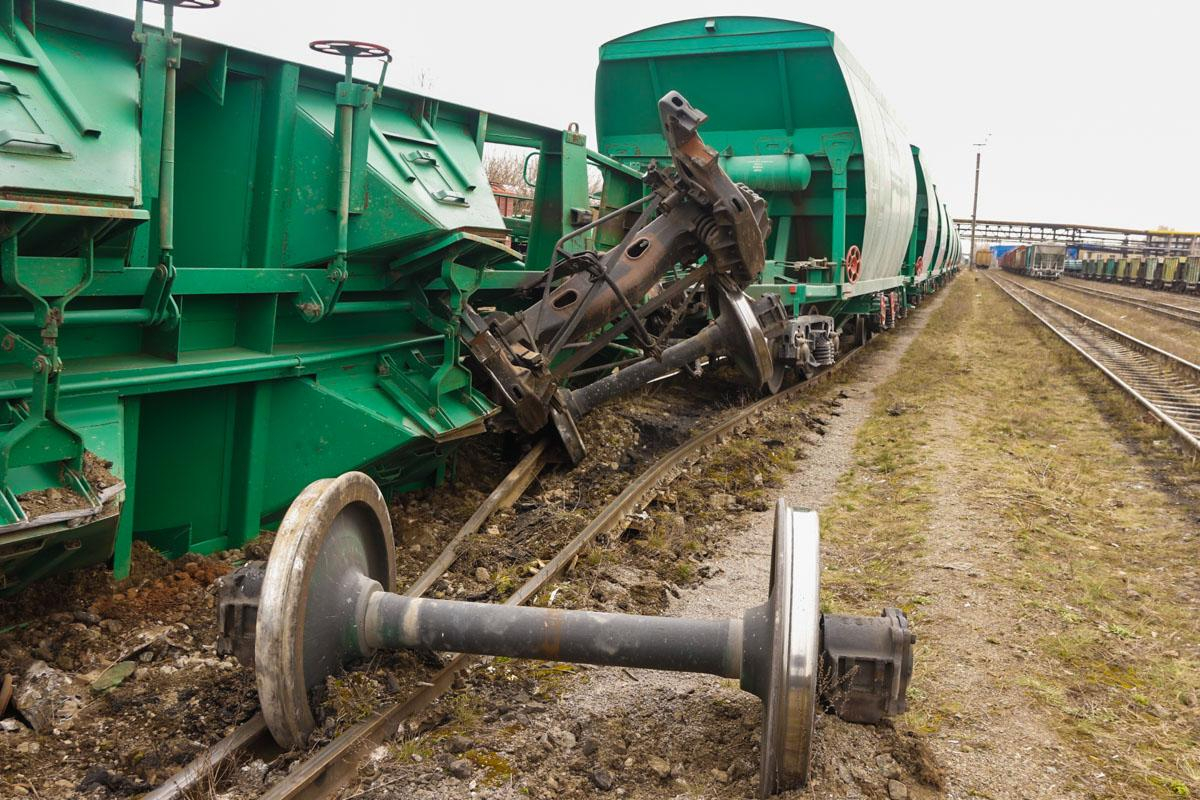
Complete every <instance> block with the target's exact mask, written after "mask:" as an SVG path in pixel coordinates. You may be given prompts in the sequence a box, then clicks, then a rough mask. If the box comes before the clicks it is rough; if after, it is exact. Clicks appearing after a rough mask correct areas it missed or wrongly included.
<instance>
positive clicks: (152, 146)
mask: <svg viewBox="0 0 1200 800" xmlns="http://www.w3.org/2000/svg"><path fill="white" fill-rule="evenodd" d="M200 5H215V3H202V4H200ZM35 12H36V13H35ZM176 13H177V14H178V15H179V16H181V17H182V16H183V15H185V14H190V13H200V12H196V11H186V12H185V11H183V10H182V9H177V10H176ZM203 13H220V9H217V10H215V11H213V12H203ZM0 14H2V15H3V16H4V19H2V20H0V23H2V24H0V60H3V61H4V62H5V63H4V68H3V71H4V81H5V82H6V84H7V85H8V86H9V87H11V89H12V90H11V91H9V92H8V93H6V94H5V96H4V97H3V98H0V107H2V108H3V113H4V120H5V121H4V122H3V124H0V128H2V129H4V131H5V136H6V137H7V138H6V141H4V142H2V143H0V150H2V151H3V156H2V158H3V164H4V170H3V173H2V175H0V267H2V270H3V275H2V282H3V289H2V294H0V338H2V339H3V344H4V347H3V349H2V350H0V358H2V360H3V363H2V364H0V395H2V396H0V411H2V412H3V413H2V414H0V436H2V442H0V594H3V593H5V592H13V591H16V590H17V589H19V588H20V586H22V585H23V584H25V583H26V582H28V581H29V580H33V579H35V578H38V577H40V576H43V575H46V574H49V573H52V572H56V571H60V570H64V569H68V568H71V567H76V566H80V565H84V564H92V563H97V562H103V561H106V560H107V561H109V562H110V563H111V564H112V567H113V571H114V573H115V574H116V576H117V577H122V576H124V575H125V574H126V573H127V571H128V565H129V558H130V547H131V544H132V541H133V539H134V538H135V537H136V538H140V539H145V540H146V541H148V542H150V543H151V544H152V545H153V546H155V547H157V548H159V549H161V550H163V551H164V552H165V553H167V554H168V555H170V556H178V555H181V554H183V553H185V552H188V551H198V552H211V551H215V550H221V549H226V548H232V547H237V546H240V545H241V544H242V543H244V542H246V541H247V540H249V539H251V538H253V537H255V536H257V535H258V534H259V531H260V529H261V528H262V527H263V525H264V524H266V523H267V521H269V520H270V519H271V518H272V517H273V515H278V514H279V513H281V512H282V511H283V510H284V509H285V508H286V507H287V505H288V503H290V502H291V501H292V499H293V498H294V497H295V495H296V494H297V492H299V491H300V490H301V489H303V488H304V486H306V485H307V484H308V483H309V482H310V481H312V480H313V479H314V478H315V477H320V476H326V475H336V474H338V473H341V472H343V471H345V470H348V469H353V468H359V467H363V466H364V465H366V466H367V467H368V468H369V470H370V471H371V473H372V475H373V476H375V477H376V478H377V479H378V480H380V481H381V482H382V483H384V484H385V485H388V486H391V487H400V488H404V487H414V486H419V485H424V484H427V483H429V482H432V481H436V480H438V479H439V478H440V476H441V475H442V474H443V473H444V471H445V469H446V464H447V458H448V457H449V455H450V454H451V453H452V452H453V449H454V447H455V443H456V442H457V441H459V440H461V439H462V438H463V437H465V436H468V435H471V434H473V433H475V432H478V431H480V430H482V429H483V425H484V422H485V420H486V419H487V418H488V417H489V415H490V414H492V413H493V411H494V407H493V405H492V404H491V403H490V402H489V401H488V399H487V398H486V397H485V396H484V395H483V394H482V393H481V392H480V391H479V390H478V389H477V388H475V387H474V386H473V385H472V380H471V375H470V373H469V372H468V371H467V369H466V368H465V367H464V366H463V365H462V364H461V363H460V361H461V359H460V355H461V354H460V343H459V337H458V335H457V333H456V332H457V330H458V328H459V325H460V323H461V318H462V317H461V314H462V310H463V308H464V304H465V302H466V300H467V298H469V297H470V296H471V295H472V293H474V292H477V291H488V290H511V289H512V287H514V286H517V285H519V284H520V283H521V282H522V281H523V280H525V279H526V278H527V277H528V272H527V271H526V264H529V265H530V268H531V269H534V270H537V271H540V270H541V269H543V268H544V266H545V265H546V264H547V263H548V262H549V260H550V257H551V253H552V251H553V249H554V246H555V243H556V242H557V241H558V240H559V239H560V238H561V237H563V236H564V235H565V234H567V233H569V232H571V231H573V230H575V229H576V228H577V227H578V226H579V224H580V223H581V221H580V220H579V219H577V218H576V217H577V216H579V215H583V214H588V213H590V212H589V211H588V206H589V198H588V168H589V165H591V166H592V167H594V168H596V169H599V170H600V172H601V173H603V176H604V179H605V180H604V190H603V193H602V201H601V203H602V206H603V204H604V203H615V205H616V206H622V205H625V204H627V203H628V202H629V201H630V200H632V199H634V198H636V197H639V196H641V195H642V193H643V192H644V189H643V186H642V183H641V180H640V174H638V173H635V172H633V171H632V170H630V169H628V168H627V167H624V166H621V165H618V164H615V163H613V162H612V161H611V160H610V159H607V158H604V157H603V156H600V155H599V154H597V153H595V152H589V151H588V150H587V148H586V140H585V139H584V137H583V136H581V135H580V134H578V133H577V132H574V131H567V130H557V129H552V128H547V127H544V126H540V125H534V124H531V123H525V122H521V121H519V120H515V119H511V118H508V117H504V116H500V115H496V114H489V113H487V112H485V111H480V110H477V109H473V108H468V107H466V106H462V105H457V104H454V103H449V102H444V101H440V100H437V99H435V98H432V97H427V96H423V95H420V94H415V93H412V92H406V91H400V90H396V89H393V88H390V87H385V86H383V85H382V75H381V74H380V69H381V68H383V67H384V66H385V61H386V60H387V59H388V58H389V56H388V55H387V53H386V50H385V49H383V48H377V49H374V50H370V49H361V48H360V49H354V48H353V47H348V45H352V44H353V43H337V42H334V43H325V44H324V45H320V46H321V47H323V48H325V49H326V50H327V51H329V52H332V53H334V54H335V55H336V56H343V55H345V54H346V53H351V54H352V55H354V56H370V58H367V59H365V60H364V59H362V58H353V57H349V56H347V60H346V63H347V71H346V73H344V74H343V73H336V72H326V71H323V70H319V69H313V68H310V67H306V66H300V65H298V64H294V63H289V62H287V61H282V60H279V59H276V58H271V57H267V56H263V55H260V54H257V53H253V52H248V51H245V50H239V49H236V48H232V47H226V46H224V45H221V44H217V43H213V42H206V41H201V40H198V39H194V38H184V39H183V40H182V41H181V40H180V39H179V38H178V37H175V36H174V35H173V32H168V31H166V30H161V29H158V28H152V27H150V26H148V25H145V26H143V25H138V24H136V23H135V22H133V21H131V20H129V19H125V18H121V17H116V16H111V15H108V14H104V13H99V12H96V11H93V10H90V9H87V8H83V7H79V6H74V5H70V4H67V3H63V2H56V1H55V0H37V2H23V3H16V4H14V3H7V4H4V8H3V9H0ZM139 15H140V8H139ZM339 48H341V49H339ZM340 60H341V59H340V58H339V59H337V61H331V64H332V63H338V62H339V61H340ZM351 70H353V72H352V71H351ZM355 72H356V73H357V74H358V75H359V76H360V77H354V73H355ZM376 76H379V82H378V83H377V82H376ZM363 78H366V80H363ZM343 132H345V133H346V134H348V135H345V136H343ZM488 142H497V143H502V144H508V145H521V146H525V147H529V148H532V149H534V150H536V151H537V152H538V153H539V154H540V160H541V165H542V167H541V175H540V179H539V180H538V184H537V197H536V198H535V202H534V204H533V212H532V217H531V219H530V220H527V221H525V225H526V226H527V228H528V239H529V245H528V255H527V257H526V258H525V259H520V258H518V255H517V254H516V253H514V252H513V251H511V250H509V249H507V248H506V247H504V246H503V245H502V244H501V242H502V241H503V240H504V238H505V236H506V234H507V233H508V230H507V229H506V226H505V221H504V219H502V217H501V215H500V212H499V210H498V208H497V204H496V201H495V198H494V197H493V195H492V192H491V190H490V187H489V184H488V182H487V179H486V177H485V175H484V169H483V164H482V152H483V148H484V146H485V144H486V143H488ZM344 143H349V146H348V147H345V148H343V146H342V145H343V144H344ZM343 153H345V155H346V156H347V158H346V159H345V160H344V161H343V158H342V155H343ZM341 165H344V166H345V167H346V168H347V169H346V171H344V172H339V170H340V168H341ZM342 175H345V177H347V178H348V183H347V184H346V188H347V189H348V191H347V192H346V195H345V198H344V199H345V200H346V204H345V207H344V208H342V207H340V205H339V201H340V200H342V199H343V198H342V193H341V189H342V184H341V181H340V177H341V176H342ZM581 209H582V211H581ZM606 235H607V232H606V231H605V230H600V231H590V232H588V234H587V235H586V236H581V237H577V238H575V239H573V240H571V241H569V242H567V243H566V244H565V246H564V248H565V250H567V251H574V250H576V249H579V248H581V247H583V246H584V245H585V244H586V245H592V244H597V245H602V244H604V243H603V242H600V241H596V240H600V239H603V237H605V236H606ZM616 240H619V236H618V237H617V239H616ZM612 243H614V242H608V244H609V245H611V244H612ZM85 453H86V454H89V455H88V456H87V459H86V463H85ZM105 464H107V465H108V466H107V473H108V474H107V475H105V476H102V477H100V478H96V476H95V475H92V474H91V473H94V472H95V471H96V469H97V465H99V468H100V469H103V467H104V465H105ZM48 497H49V498H51V502H47V498H48ZM62 498H66V500H65V501H64V500H62Z"/></svg>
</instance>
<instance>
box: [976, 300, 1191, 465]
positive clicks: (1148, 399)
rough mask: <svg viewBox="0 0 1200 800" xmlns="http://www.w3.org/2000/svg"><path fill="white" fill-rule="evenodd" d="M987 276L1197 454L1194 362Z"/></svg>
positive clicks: (1059, 304)
mask: <svg viewBox="0 0 1200 800" xmlns="http://www.w3.org/2000/svg"><path fill="white" fill-rule="evenodd" d="M989 277H991V278H992V280H994V281H995V282H996V284H997V285H998V286H999V287H1000V288H1001V289H1002V290H1003V291H1004V292H1005V293H1007V294H1008V295H1009V296H1010V297H1012V299H1013V300H1014V301H1016V302H1017V303H1019V304H1020V305H1021V306H1023V307H1024V308H1025V309H1026V310H1027V311H1029V313H1031V314H1032V315H1033V316H1034V317H1036V318H1037V319H1038V320H1039V321H1041V322H1042V323H1043V324H1044V325H1045V326H1046V327H1048V328H1050V330H1052V331H1054V333H1056V334H1057V335H1058V336H1059V338H1061V339H1062V340H1063V341H1065V342H1066V343H1067V344H1069V345H1070V346H1071V347H1072V348H1074V349H1075V350H1076V351H1078V352H1079V353H1080V354H1081V355H1082V356H1083V357H1084V358H1086V359H1087V360H1088V361H1089V362H1091V363H1092V364H1093V365H1094V366H1095V367H1096V368H1097V369H1099V370H1100V371H1101V372H1103V373H1104V375H1105V376H1106V377H1108V379H1109V380H1111V381H1112V382H1113V383H1115V384H1116V385H1117V386H1119V387H1120V388H1121V389H1122V390H1124V391H1125V392H1127V393H1128V394H1129V395H1130V396H1131V397H1133V398H1134V399H1135V400H1136V401H1137V402H1138V403H1140V404H1141V405H1142V406H1143V407H1145V408H1146V410H1147V411H1149V412H1150V413H1151V414H1153V415H1154V416H1155V417H1157V418H1158V419H1159V420H1161V421H1162V423H1163V424H1164V425H1166V426H1167V427H1168V428H1170V429H1171V430H1172V432H1174V433H1175V434H1176V436H1178V437H1179V438H1180V439H1181V440H1182V441H1183V442H1184V443H1185V444H1186V445H1187V446H1188V447H1189V448H1191V449H1192V450H1193V451H1194V452H1196V453H1200V366H1197V365H1196V364H1193V363H1191V362H1190V361H1186V360H1184V359H1182V358H1179V357H1178V356H1176V355H1173V354H1171V353H1168V352H1167V351H1165V350H1162V349H1160V348H1157V347H1155V346H1154V345H1152V344H1147V343H1146V342H1143V341H1142V340H1140V339H1137V338H1135V337H1133V336H1130V335H1129V334H1127V333H1124V332H1123V331H1119V330H1117V329H1116V328H1113V327H1112V326H1109V325H1105V324H1104V323H1103V322H1100V321H1099V320H1096V319H1093V318H1091V317H1089V316H1087V315H1086V314H1084V313H1082V312H1080V311H1077V310H1076V309H1074V308H1071V307H1070V306H1068V305H1066V304H1065V303H1062V302H1060V301H1058V300H1054V299H1052V298H1050V297H1048V296H1046V295H1044V294H1042V293H1041V292H1038V291H1037V290H1035V289H1031V288H1030V287H1028V286H1025V285H1024V284H1021V283H1018V282H1016V281H1014V280H1012V279H1010V278H1000V277H997V276H989Z"/></svg>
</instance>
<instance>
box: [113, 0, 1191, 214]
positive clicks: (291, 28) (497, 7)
mask: <svg viewBox="0 0 1200 800" xmlns="http://www.w3.org/2000/svg"><path fill="white" fill-rule="evenodd" d="M89 4H90V5H93V6H95V7H98V8H102V9H104V10H107V11H112V12H115V13H121V14H126V15H127V16H132V9H133V0H91V2H90V3H89ZM706 13H707V15H709V16H712V15H720V14H722V13H725V14H729V13H737V14H743V15H756V16H770V17H782V18H787V19H796V20H800V21H802V22H809V23H813V24H817V25H822V26H824V27H828V28H831V29H833V31H834V32H836V33H837V34H838V36H839V37H841V39H842V41H843V42H844V43H845V44H846V45H848V47H849V48H850V50H851V52H853V53H854V54H855V56H856V57H857V59H858V60H859V61H860V62H861V63H862V64H863V66H864V67H865V68H866V69H867V71H868V72H869V73H870V74H871V76H872V77H873V78H874V80H875V81H876V83H877V84H878V85H879V87H880V88H881V89H882V91H883V92H884V94H885V95H886V96H887V97H888V99H889V100H890V101H891V103H892V105H893V106H894V107H895V109H896V112H897V113H898V114H899V116H900V118H901V119H902V121H903V122H904V123H905V125H906V126H907V128H908V131H909V135H910V137H911V139H912V141H913V142H914V143H916V144H918V145H920V146H921V150H922V155H923V156H927V157H928V162H927V163H928V164H929V165H930V167H931V169H932V170H933V173H934V177H935V179H936V180H937V182H938V186H939V190H940V191H941V192H943V197H945V198H946V200H947V202H948V203H949V205H950V210H951V213H952V214H954V215H955V216H969V215H970V211H971V190H972V181H973V178H974V152H975V148H973V147H972V144H973V143H975V142H981V141H983V140H984V137H985V136H986V135H987V134H989V133H990V134H991V138H990V139H989V141H988V145H987V147H986V148H984V150H983V177H982V181H981V184H980V197H979V216H980V218H981V219H982V218H991V219H1015V220H1040V221H1055V222H1080V223H1089V224H1098V225H1117V226H1130V227H1154V226H1158V225H1166V226H1169V227H1173V228H1176V229H1179V230H1193V231H1194V230H1200V48H1197V45H1196V31H1197V29H1198V27H1200V2H1198V0H1172V1H1171V2H1166V1H1165V0H1142V2H1128V1H1127V0H1126V2H1112V1H1108V0H1098V1H1097V0H1093V1H1092V2H1085V1H1084V0H1037V1H1036V2H1033V1H1031V0H992V1H991V2H987V3H983V2H977V1H975V0H955V1H950V0H947V1H945V2H940V1H939V2H919V1H917V0H912V1H910V2H896V1H895V0H891V1H889V2H882V1H879V2H873V1H869V0H841V1H840V2H828V1H826V2H820V3H816V2H800V1H798V0H792V2H770V1H768V0H759V1H757V2H731V1H730V0H726V2H702V3H697V2H695V0H686V1H685V0H636V1H635V0H604V2H600V3H579V2H564V1H562V0H559V2H553V3H541V2H518V1H516V0H512V1H510V2H475V1H474V0H443V2H435V3H407V2H397V1H396V0H390V1H389V2H383V0H336V2H329V1H328V0H322V2H315V1H314V0H224V2H223V5H222V6H221V7H220V8H217V9H215V10H210V11H179V12H178V20H179V22H178V27H179V29H180V30H181V31H183V32H184V33H185V34H186V33H194V34H195V35H198V36H203V37H205V38H209V39H216V40H218V41H223V42H228V43H230V44H234V45H237V46H239V47H244V48H247V49H252V50H258V51H261V52H266V53H270V54H272V55H276V56H280V57H284V58H288V59H292V60H296V61H303V62H309V63H314V64H318V65H322V66H326V67H331V68H336V67H337V64H336V63H334V62H333V60H332V59H330V58H328V57H322V56H319V55H316V54H315V53H311V52H310V51H309V50H308V49H307V46H306V45H307V42H308V41H310V40H312V39H319V38H350V39H365V40H370V41H376V42H378V43H380V44H384V45H387V46H389V47H391V48H392V50H393V52H394V53H395V55H396V63H395V64H394V65H393V67H392V71H391V72H390V73H389V80H388V82H389V83H391V84H394V85H397V86H401V87H404V88H415V87H417V86H418V85H419V84H420V83H422V82H424V83H425V84H426V85H428V86H429V87H430V89H429V90H428V91H429V93H430V94H433V95H435V96H438V97H441V98H444V99H447V100H453V101H455V102H459V103H464V104H467V105H472V106H477V107H480V108H484V109H486V110H490V111H495V112H498V113H503V114H507V115H509V116H515V117H519V118H523V119H529V120H532V121H535V122H540V123H544V124H548V125H554V126H558V127H565V126H566V125H567V123H570V122H578V123H579V124H580V126H581V128H582V129H583V131H584V132H585V133H587V134H588V137H589V141H590V142H591V143H593V144H594V142H595V125H594V122H593V117H594V114H593V109H592V86H593V81H594V79H595V70H596V62H597V50H598V48H599V46H600V44H601V43H603V42H605V41H607V40H609V39H612V38H615V37H617V36H620V35H622V34H625V33H628V32H630V31H634V30H637V29H640V28H644V27H647V26H650V25H655V24H658V23H661V22H667V21H671V20H676V19H684V18H692V17H698V16H704V15H705V14H706ZM148 16H149V18H150V19H151V20H158V19H160V18H161V17H160V11H159V9H158V8H157V7H155V6H149V7H148ZM370 70H371V71H370V72H365V74H366V75H367V76H368V77H370V76H373V75H374V74H375V73H374V72H373V70H374V67H373V66H372V67H370Z"/></svg>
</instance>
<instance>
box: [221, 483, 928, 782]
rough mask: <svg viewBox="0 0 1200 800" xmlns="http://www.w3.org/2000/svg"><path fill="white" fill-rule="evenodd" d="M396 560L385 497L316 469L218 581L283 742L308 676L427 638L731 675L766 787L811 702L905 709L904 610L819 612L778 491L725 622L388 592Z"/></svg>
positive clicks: (297, 735) (795, 773) (232, 627)
mask: <svg viewBox="0 0 1200 800" xmlns="http://www.w3.org/2000/svg"><path fill="white" fill-rule="evenodd" d="M394 570H395V551H394V546H393V544H392V535H391V525H390V521H389V517H388V514H387V509H386V506H385V505H384V502H383V497H382V496H381V495H380V494H379V489H378V488H377V487H376V486H375V484H374V483H373V482H372V481H371V479H370V478H368V477H367V476H366V475H363V474H362V473H358V472H350V473H346V474H344V475H342V476H341V477H339V478H336V479H333V480H325V481H317V482H316V483H314V484H312V485H310V486H309V487H308V488H307V489H306V490H305V491H304V492H303V493H302V494H301V495H300V496H299V497H298V498H297V499H296V500H295V502H294V503H293V504H292V507H291V508H290V509H289V510H288V513H287V515H286V516H285V518H284V520H283V523H282V524H281V525H280V528H279V533H278V534H277V536H276V539H275V544H274V546H273V549H272V553H271V558H270V560H269V562H268V563H267V566H266V570H265V572H264V571H262V569H261V566H259V567H254V566H251V565H247V568H244V571H243V572H242V574H241V575H240V576H236V575H235V577H234V578H233V579H230V580H226V581H225V583H224V584H223V586H222V590H221V602H220V606H219V607H220V616H221V629H222V633H223V636H222V646H221V649H222V650H224V651H226V652H233V653H241V654H245V653H247V652H248V651H252V652H253V653H254V663H255V669H256V675H257V682H258V691H259V699H260V702H261V704H262V709H263V714H264V716H265V717H266V719H267V724H268V726H269V727H270V730H271V733H272V735H273V736H274V737H275V738H276V740H278V741H279V742H280V744H282V745H285V746H288V747H300V746H303V744H304V743H305V741H306V739H307V738H308V734H309V733H310V732H311V730H312V729H313V728H314V727H315V720H314V717H313V713H312V709H311V707H310V702H309V690H310V689H312V688H313V687H314V686H316V685H317V684H319V683H321V682H323V681H324V680H325V677H326V676H327V675H329V674H331V673H332V672H333V671H335V670H336V669H338V668H340V667H341V666H342V665H343V664H344V663H345V662H348V661H351V660H353V659H355V658H360V657H363V656H367V655H370V654H371V653H372V652H374V651H375V650H378V649H399V648H428V649H431V650H439V651H450V652H459V653H475V654H480V655H496V656H509V657H515V658H531V659H547V660H554V661H570V662H580V663H588V664H597V665H602V666H623V667H639V668H649V669H662V670H675V671H681V672H701V673H709V674H714V675H720V676H723V677H727V678H739V679H740V680H741V686H742V688H743V689H745V690H746V691H749V692H752V693H753V694H755V695H757V696H758V697H759V698H760V699H762V701H763V703H764V706H765V714H764V722H763V739H762V742H763V744H762V764H761V772H760V791H761V793H762V794H763V795H764V796H766V795H769V794H773V793H775V792H778V791H782V790H785V789H789V788H794V787H797V786H801V785H803V784H804V783H805V782H806V781H807V779H808V768H809V759H810V751H811V741H812V731H813V720H814V714H815V712H816V707H817V703H818V701H819V700H822V701H824V702H825V703H826V704H827V705H828V706H830V707H832V709H833V710H834V711H835V712H837V713H838V715H839V716H841V717H842V718H844V719H848V720H850V721H855V722H877V721H878V720H879V719H880V717H882V716H884V715H886V714H892V713H896V712H898V711H902V710H903V709H904V707H905V706H904V693H905V689H906V688H907V683H908V678H909V676H910V675H911V670H912V642H913V637H912V635H911V634H910V633H909V632H908V626H907V620H906V619H905V617H904V615H903V613H901V612H899V611H896V610H894V609H889V610H886V611H885V612H884V613H883V615H881V616H879V617H850V616H841V615H831V614H825V615H822V614H821V613H820V610H819V586H820V564H819V530H818V521H817V515H816V513H815V512H812V511H803V510H793V509H791V508H789V507H788V506H787V504H786V503H785V502H784V501H782V500H781V501H780V502H779V504H778V505H777V507H776V517H775V534H774V544H773V551H772V561H771V588H770V593H769V596H768V598H767V600H766V602H765V603H763V604H762V605H758V606H754V607H752V608H749V609H747V610H746V611H745V612H744V613H742V614H741V615H740V616H738V617H733V618H730V619H680V618H669V617H644V616H636V615H631V614H610V613H598V612H592V611H565V610H558V609H548V608H531V607H520V606H512V605H493V604H484V603H470V602H462V601H456V600H432V599H424V598H416V597H408V596H404V595H399V594H394V593H392V592H389V591H385V589H384V587H385V586H387V587H390V586H391V585H392V584H393V583H394V578H395V571H394ZM248 608H254V609H255V612H256V613H248V611H247V609H248ZM248 638H252V639H253V644H252V646H251V645H250V643H249V642H248V641H247V639H248ZM818 678H820V680H818ZM819 686H820V688H818V687H819Z"/></svg>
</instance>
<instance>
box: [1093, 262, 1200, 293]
mask: <svg viewBox="0 0 1200 800" xmlns="http://www.w3.org/2000/svg"><path fill="white" fill-rule="evenodd" d="M1082 277H1084V278H1088V279H1090V280H1094V281H1112V282H1115V283H1129V284H1133V285H1134V286H1145V287H1146V288H1148V289H1161V290H1163V291H1166V292H1184V293H1187V294H1200V256H1170V257H1166V258H1163V257H1159V256H1148V257H1142V256H1131V257H1124V258H1118V257H1117V256H1099V255H1098V256H1094V257H1092V258H1085V259H1083V271H1082Z"/></svg>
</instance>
